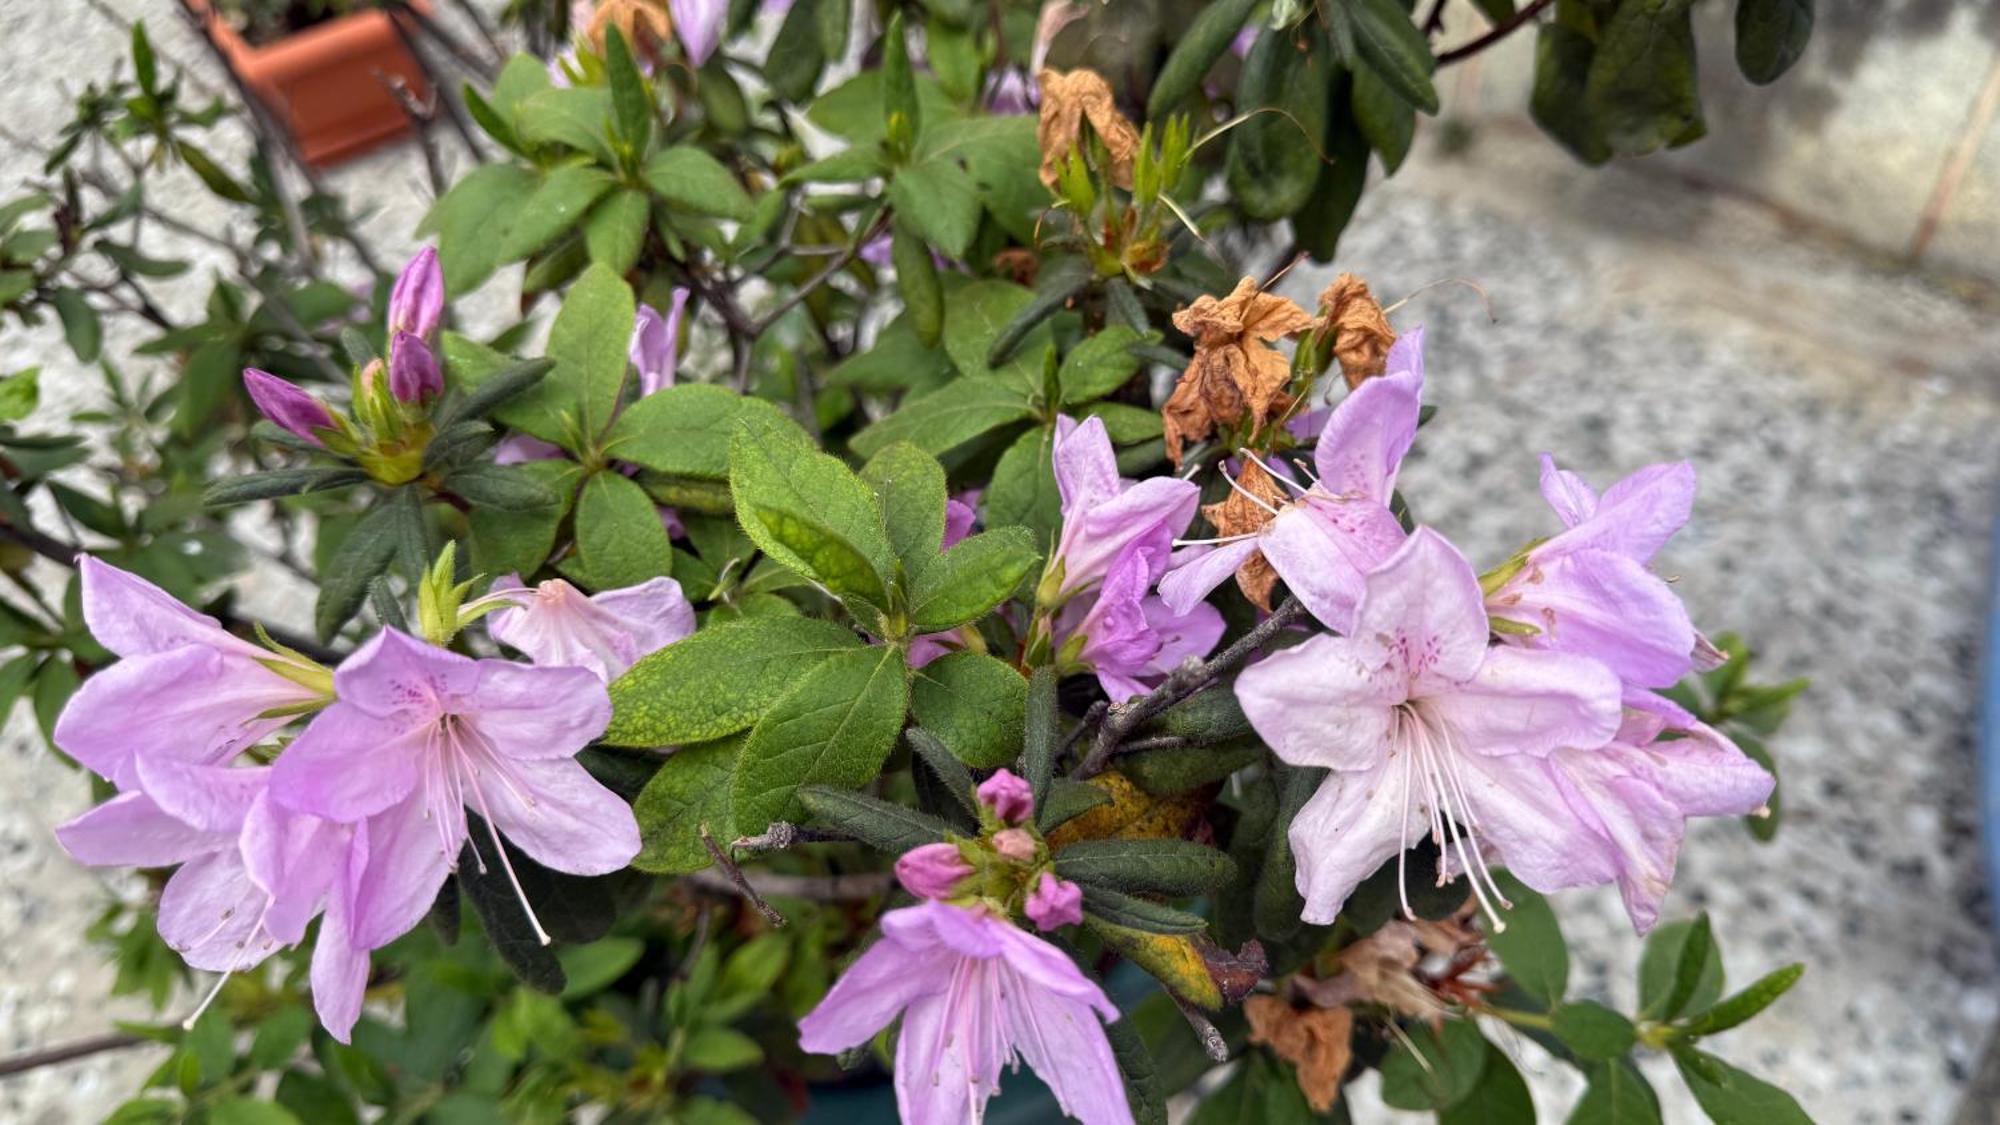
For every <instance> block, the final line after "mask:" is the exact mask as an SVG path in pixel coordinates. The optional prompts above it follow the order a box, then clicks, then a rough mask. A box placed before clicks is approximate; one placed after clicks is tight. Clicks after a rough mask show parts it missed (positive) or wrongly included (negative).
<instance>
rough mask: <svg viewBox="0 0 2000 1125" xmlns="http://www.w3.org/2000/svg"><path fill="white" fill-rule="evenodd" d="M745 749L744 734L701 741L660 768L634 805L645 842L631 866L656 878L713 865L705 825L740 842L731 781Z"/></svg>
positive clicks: (719, 838) (718, 836) (722, 838)
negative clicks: (703, 832)
mask: <svg viewBox="0 0 2000 1125" xmlns="http://www.w3.org/2000/svg"><path fill="white" fill-rule="evenodd" d="M753 620H754V619H753ZM713 628H714V627H711V629H713ZM709 632H710V630H703V631H702V632H701V633H698V634H696V635H697V636H705V635H707V634H708V633H709ZM742 748H743V738H742V736H741V735H734V736H731V737H728V738H719V739H716V740H714V741H711V742H697V743H695V744H693V745H690V746H683V747H681V748H680V749H678V750H675V751H674V752H673V753H672V754H671V755H669V756H668V757H667V760H666V761H665V762H663V763H661V764H660V768H659V771H658V772H656V773H655V774H653V779H652V780H651V781H649V782H647V783H646V788H644V789H642V790H640V791H639V799H638V800H636V801H634V802H632V815H633V816H635V817H637V818H638V821H639V838H640V840H642V841H643V846H642V847H641V848H640V850H639V854H638V856H637V857H636V858H634V859H633V860H632V866H634V867H636V868H638V869H639V870H641V871H650V872H652V873H653V874H655V875H686V874H689V873H691V872H695V871H700V870H702V869H703V868H706V867H707V866H708V865H709V864H710V863H713V862H714V857H712V856H710V855H709V854H708V847H707V845H705V844H703V843H702V842H701V829H702V826H703V825H707V826H708V831H709V834H710V835H711V836H712V837H713V838H714V839H715V840H716V842H717V843H719V844H725V845H726V844H728V843H729V841H731V840H733V839H735V838H736V835H737V833H736V827H735V824H736V822H735V819H734V817H733V816H732V815H731V810H730V806H729V781H730V778H731V777H732V776H734V774H735V771H736V755H737V753H738V752H739V751H740V750H741V749H742Z"/></svg>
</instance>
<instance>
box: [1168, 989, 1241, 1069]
mask: <svg viewBox="0 0 2000 1125" xmlns="http://www.w3.org/2000/svg"><path fill="white" fill-rule="evenodd" d="M1167 995H1168V996H1170V997H1172V998H1173V1001H1174V1007H1176V1008H1179V1009H1180V1010H1181V1015H1182V1016H1184V1017H1186V1019H1187V1021H1188V1026H1189V1027H1191V1028H1193V1029H1194V1035H1195V1038H1197V1039H1199V1040H1201V1049H1202V1050H1203V1051H1205V1052H1207V1053H1208V1057H1209V1058H1210V1059H1212V1060H1214V1061H1215V1062H1219V1063H1226V1062H1228V1061H1229V1041H1228V1040H1227V1039H1224V1038H1223V1037H1222V1033H1221V1032H1220V1031H1217V1030H1216V1029H1215V1024H1213V1023H1212V1022H1210V1021H1209V1018H1208V1017H1207V1016H1205V1015H1202V1014H1201V1010H1200V1009H1198V1008H1196V1007H1195V1006H1194V1005H1192V1004H1189V1003H1188V1002H1187V1001H1185V1000H1183V999H1181V998H1180V997H1179V996H1176V995H1175V994H1174V992H1173V990H1172V989H1169V990H1167Z"/></svg>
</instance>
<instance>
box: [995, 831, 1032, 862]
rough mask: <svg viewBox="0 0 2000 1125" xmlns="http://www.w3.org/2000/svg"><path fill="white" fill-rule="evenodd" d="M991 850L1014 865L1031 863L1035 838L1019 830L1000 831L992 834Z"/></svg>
mask: <svg viewBox="0 0 2000 1125" xmlns="http://www.w3.org/2000/svg"><path fill="white" fill-rule="evenodd" d="M993 850H994V851H996V852H999V853H1000V854H1001V855H1003V856H1005V857H1007V858H1008V859H1011V860H1013V861H1014V862H1015V863H1032V862H1033V861H1034V858H1035V838H1034V837H1033V836H1030V835H1028V834H1027V832H1025V831H1023V830H1022V829H1019V828H1006V829H1002V830H1001V831H999V832H995V833H994V834H993Z"/></svg>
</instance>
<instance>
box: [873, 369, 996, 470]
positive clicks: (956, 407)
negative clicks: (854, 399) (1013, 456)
mask: <svg viewBox="0 0 2000 1125" xmlns="http://www.w3.org/2000/svg"><path fill="white" fill-rule="evenodd" d="M1031 412H1032V409H1031V407H1030V406H1029V404H1028V402H1027V400H1026V399H1025V397H1024V396H1023V395H1022V393H1021V391H1020V389H1019V388H1018V387H1013V386H1008V385H1006V384H1003V383H1000V382H999V381H997V380H994V379H990V378H986V379H979V378H962V379H958V380H956V381H954V382H951V383H947V384H945V386H944V387H942V388H941V389H939V390H937V391H935V392H933V393H931V394H928V395H925V396H923V397H922V398H917V399H912V400H909V401H907V402H905V403H904V404H903V405H902V407H901V408H900V409H898V410H897V411H896V412H895V413H894V414H891V415H889V416H888V417H887V418H884V419H882V420H881V421H879V422H877V423H875V424H874V425H872V426H869V427H868V428H867V429H865V430H863V431H861V432H860V433H858V434H856V435H854V438H853V440H851V441H850V442H849V443H848V444H849V445H851V446H853V447H854V451H855V452H856V453H859V454H861V455H862V456H863V457H872V456H874V455H875V454H876V453H877V452H879V451H881V450H882V449H883V448H885V447H887V446H889V445H891V444H892V443H895V442H899V441H907V442H910V443H911V444H913V445H915V446H916V447H917V448H919V449H921V450H923V451H924V452H926V453H929V454H932V455H936V454H941V453H944V452H946V451H948V450H951V449H955V448H957V447H958V446H960V445H963V444H965V443H966V442H968V441H971V440H972V439H973V438H976V437H978V436H979V435H980V434H983V433H985V432H987V431H988V430H991V429H994V428H996V427H999V426H1004V425H1006V424H1007V423H1009V422H1018V421H1020V420H1021V419H1023V418H1026V417H1028V416H1029V414H1030V413H1031Z"/></svg>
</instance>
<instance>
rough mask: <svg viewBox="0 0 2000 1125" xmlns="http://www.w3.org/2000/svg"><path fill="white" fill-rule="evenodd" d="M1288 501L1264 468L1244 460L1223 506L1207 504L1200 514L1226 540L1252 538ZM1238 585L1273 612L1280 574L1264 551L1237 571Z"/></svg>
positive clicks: (1260, 605)
mask: <svg viewBox="0 0 2000 1125" xmlns="http://www.w3.org/2000/svg"><path fill="white" fill-rule="evenodd" d="M1246 494H1247V495H1246ZM1252 497H1255V499H1252ZM1285 501H1286V496H1285V493H1284V490H1283V489H1282V488H1281V487H1279V485H1278V482H1277V481H1275V480H1272V479H1271V474H1270V473H1267V472H1265V471H1264V466H1262V465H1260V464H1258V463H1257V462H1255V461H1252V460H1250V459H1248V458H1245V459H1244V462H1243V471H1242V472H1240V473H1238V474H1237V475H1236V487H1235V488H1233V489H1231V490H1230V492H1229V495H1228V496H1227V497H1225V498H1224V499H1223V500H1222V501H1221V502H1220V503H1215V504H1208V505H1204V506H1203V507H1202V509H1201V514H1202V515H1203V516H1204V517H1206V518H1207V520H1208V522H1209V523H1210V524H1212V525H1213V526H1214V527H1215V530H1216V534H1218V535H1221V536H1223V537H1224V538H1228V537H1229V536H1232V535H1249V534H1251V533H1252V532H1254V531H1256V530H1257V529H1258V528H1260V527H1263V526H1264V525H1265V524H1267V523H1269V522H1271V517H1272V515H1273V514H1275V513H1276V511H1277V510H1278V509H1279V508H1282V507H1284V506H1285ZM1236 584H1237V585H1238V586H1240V587H1241V588H1242V590H1243V596H1244V597H1246V598H1249V599H1250V601H1251V602H1252V603H1253V604H1255V605H1256V606H1257V608H1259V609H1261V610H1263V611H1264V612H1266V613H1269V612H1271V591H1272V590H1273V589H1275V588H1276V587H1277V585H1278V572H1277V571H1275V570H1273V569H1271V563H1270V560H1268V559H1266V558H1265V557H1264V552H1262V551H1259V552H1257V553H1256V554H1254V555H1251V556H1250V557H1249V558H1248V559H1246V560H1244V563H1243V565H1242V566H1240V567H1237V568H1236Z"/></svg>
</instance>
